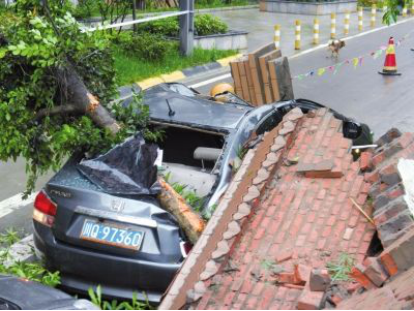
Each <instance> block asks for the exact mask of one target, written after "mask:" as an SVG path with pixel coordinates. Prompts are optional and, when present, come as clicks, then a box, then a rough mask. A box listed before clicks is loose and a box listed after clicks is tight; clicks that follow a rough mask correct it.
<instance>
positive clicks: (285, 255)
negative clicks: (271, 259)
mask: <svg viewBox="0 0 414 311" xmlns="http://www.w3.org/2000/svg"><path fill="white" fill-rule="evenodd" d="M292 255H293V253H292V251H291V250H289V251H282V252H280V253H279V254H278V255H277V256H276V261H277V262H278V263H281V262H284V261H286V260H289V259H291V258H292Z"/></svg>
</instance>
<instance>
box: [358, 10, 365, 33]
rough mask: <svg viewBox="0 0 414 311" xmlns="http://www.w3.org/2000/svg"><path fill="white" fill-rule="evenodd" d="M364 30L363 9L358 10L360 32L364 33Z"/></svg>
mask: <svg viewBox="0 0 414 311" xmlns="http://www.w3.org/2000/svg"><path fill="white" fill-rule="evenodd" d="M363 28H364V9H363V8H362V7H359V8H358V30H359V31H362V29H363Z"/></svg>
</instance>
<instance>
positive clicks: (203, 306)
mask: <svg viewBox="0 0 414 311" xmlns="http://www.w3.org/2000/svg"><path fill="white" fill-rule="evenodd" d="M212 294H213V293H212V292H211V291H207V292H206V293H205V294H204V295H203V297H202V298H201V300H200V301H199V303H198V304H197V308H196V309H197V310H206V307H207V305H208V303H209V302H210V298H211V296H212Z"/></svg>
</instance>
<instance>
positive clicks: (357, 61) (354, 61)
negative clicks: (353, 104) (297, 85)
mask: <svg viewBox="0 0 414 311" xmlns="http://www.w3.org/2000/svg"><path fill="white" fill-rule="evenodd" d="M413 32H414V30H412V31H410V32H409V33H407V34H406V35H404V36H403V37H402V38H401V39H400V40H398V41H397V42H396V43H395V46H396V47H397V46H400V45H401V44H402V43H403V42H404V41H405V40H406V39H407V38H408V37H410V36H411V35H412V33H413ZM386 50H387V46H385V45H384V46H381V47H380V48H379V49H378V50H376V51H372V52H370V53H366V54H363V55H360V56H357V57H353V58H350V59H346V60H344V61H342V62H339V63H336V64H334V65H330V66H326V67H321V68H317V69H314V70H312V71H309V72H307V73H301V74H298V75H296V76H293V77H292V80H294V79H297V80H299V81H300V80H303V79H305V78H307V77H315V76H318V77H320V76H323V75H324V74H326V73H332V74H333V75H335V74H336V73H337V72H338V71H339V70H340V69H341V67H342V66H343V65H353V67H354V68H355V69H356V68H357V67H358V66H361V65H362V64H363V61H364V59H365V58H367V57H371V58H372V59H374V60H375V59H377V58H378V57H380V56H381V55H382V54H383V53H384V51H386Z"/></svg>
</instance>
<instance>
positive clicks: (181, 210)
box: [39, 66, 205, 243]
mask: <svg viewBox="0 0 414 311" xmlns="http://www.w3.org/2000/svg"><path fill="white" fill-rule="evenodd" d="M58 76H59V80H60V82H61V84H62V85H63V86H64V89H65V90H66V102H67V103H68V104H67V105H68V106H67V109H62V108H59V109H56V110H59V111H58V112H62V113H65V112H68V110H70V111H75V112H81V113H85V114H87V115H89V116H90V117H91V119H92V120H93V121H94V122H95V123H96V124H97V125H98V126H100V127H102V128H107V129H109V130H110V131H111V133H112V134H114V135H115V134H116V133H117V132H118V131H119V129H120V126H119V125H118V123H117V122H116V120H115V119H114V118H113V116H112V115H111V114H110V113H109V111H108V110H106V108H105V107H104V106H102V105H101V104H100V103H99V100H98V99H97V98H96V97H95V96H93V95H92V94H91V93H90V92H89V90H88V89H87V87H86V85H85V84H84V82H83V80H82V78H81V77H80V76H79V74H78V73H77V72H76V70H75V68H74V67H73V66H69V67H67V68H65V69H64V70H60V71H59V73H58ZM69 107H70V108H69ZM53 112H55V111H45V112H43V111H42V112H39V114H40V113H41V114H43V115H42V116H44V115H47V114H48V113H53ZM39 117H40V116H39ZM160 184H161V186H162V187H161V188H162V190H161V193H160V194H159V195H158V199H159V200H160V203H161V205H162V206H163V207H164V208H165V209H166V210H167V211H169V212H170V213H172V214H173V215H174V216H175V217H176V218H177V220H178V223H179V225H180V227H181V228H182V229H183V230H184V232H185V233H186V235H187V237H188V238H189V239H190V241H191V242H192V243H195V242H197V240H198V238H199V237H200V235H201V233H202V232H203V230H204V227H205V222H204V220H203V219H202V218H201V217H200V215H198V214H197V213H195V212H194V211H193V210H192V209H191V207H189V206H188V205H187V203H186V202H185V200H184V199H183V198H182V197H181V196H180V195H179V194H178V193H177V192H176V191H175V190H174V189H173V188H172V187H171V186H170V185H169V184H168V183H167V182H165V180H163V179H160Z"/></svg>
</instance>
